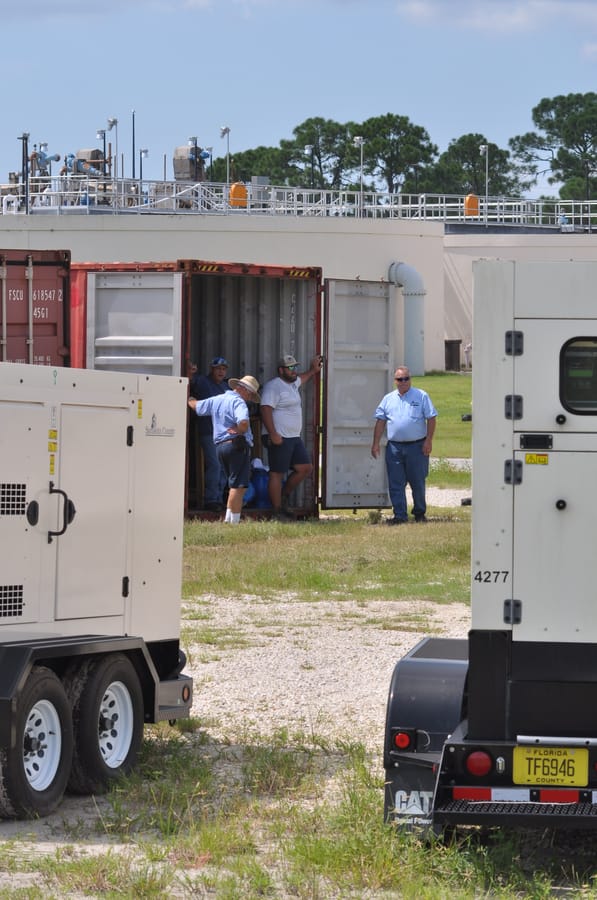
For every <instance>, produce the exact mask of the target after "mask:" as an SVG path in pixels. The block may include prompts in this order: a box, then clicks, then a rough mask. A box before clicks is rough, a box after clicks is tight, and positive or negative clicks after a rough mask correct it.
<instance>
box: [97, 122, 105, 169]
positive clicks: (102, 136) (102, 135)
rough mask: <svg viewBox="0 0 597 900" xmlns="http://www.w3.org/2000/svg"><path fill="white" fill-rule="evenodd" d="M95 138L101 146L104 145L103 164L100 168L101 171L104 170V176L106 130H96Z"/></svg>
mask: <svg viewBox="0 0 597 900" xmlns="http://www.w3.org/2000/svg"><path fill="white" fill-rule="evenodd" d="M95 136H96V138H97V140H98V141H103V145H104V149H103V154H104V162H103V165H102V168H103V170H104V175H105V174H106V129H105V128H98V129H97V134H96V135H95Z"/></svg>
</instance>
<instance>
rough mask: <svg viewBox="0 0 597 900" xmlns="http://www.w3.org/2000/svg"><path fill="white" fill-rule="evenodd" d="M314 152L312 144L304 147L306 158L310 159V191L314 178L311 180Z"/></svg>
mask: <svg viewBox="0 0 597 900" xmlns="http://www.w3.org/2000/svg"><path fill="white" fill-rule="evenodd" d="M314 150H315V147H314V146H313V144H306V145H305V153H306V154H307V156H310V157H311V189H313V181H314V178H313V151H314Z"/></svg>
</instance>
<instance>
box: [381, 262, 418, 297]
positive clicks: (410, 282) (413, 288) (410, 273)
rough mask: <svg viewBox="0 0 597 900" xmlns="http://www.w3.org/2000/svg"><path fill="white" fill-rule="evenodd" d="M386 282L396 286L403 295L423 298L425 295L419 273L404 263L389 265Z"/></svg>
mask: <svg viewBox="0 0 597 900" xmlns="http://www.w3.org/2000/svg"><path fill="white" fill-rule="evenodd" d="M388 280H389V281H390V283H391V284H396V285H398V286H399V287H401V288H402V289H403V291H404V293H405V294H419V295H421V296H424V295H425V294H426V293H427V292H426V290H425V285H424V284H423V278H422V277H421V275H420V273H419V272H417V270H416V269H415V268H413V267H412V266H409V265H407V264H406V263H403V262H393V263H390V268H389V270H388Z"/></svg>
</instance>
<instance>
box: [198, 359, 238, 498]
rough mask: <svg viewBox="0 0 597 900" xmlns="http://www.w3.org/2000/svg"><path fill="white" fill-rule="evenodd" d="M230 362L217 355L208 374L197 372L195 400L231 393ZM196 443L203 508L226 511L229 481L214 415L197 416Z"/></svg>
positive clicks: (210, 365)
mask: <svg viewBox="0 0 597 900" xmlns="http://www.w3.org/2000/svg"><path fill="white" fill-rule="evenodd" d="M227 374H228V361H227V360H226V359H225V358H224V357H223V356H214V358H213V359H212V360H211V362H210V364H209V372H208V374H207V375H199V374H198V373H197V372H196V373H195V374H194V375H193V376H192V378H191V384H190V394H191V397H194V398H195V399H196V400H207V398H208V397H217V396H218V394H223V393H224V392H225V391H228V390H230V388H229V387H228V382H227V381H226V375H227ZM195 427H196V435H197V442H198V444H199V446H200V447H201V450H202V451H203V472H204V489H203V508H204V509H207V510H209V511H210V512H221V510H222V509H223V497H224V486H225V484H226V478H225V476H224V473H223V471H222V466H221V465H220V460H219V459H218V454H217V453H216V446H215V444H214V434H213V426H212V424H211V416H198V417H197V422H196V426H195Z"/></svg>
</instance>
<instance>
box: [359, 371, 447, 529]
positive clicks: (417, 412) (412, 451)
mask: <svg viewBox="0 0 597 900" xmlns="http://www.w3.org/2000/svg"><path fill="white" fill-rule="evenodd" d="M394 382H395V384H396V390H395V391H391V392H390V393H389V394H386V395H385V397H384V398H383V399H382V401H381V403H380V404H379V406H378V407H377V409H376V410H375V418H376V420H377V421H376V422H375V428H374V431H373V443H372V444H371V456H373V457H374V459H377V458H378V457H379V453H380V449H379V442H380V440H381V436H382V434H383V433H384V429H385V428H386V425H387V429H388V443H387V446H386V468H387V472H388V489H389V493H390V500H391V502H392V507H393V510H394V516H393V518H391V519H388V520H387V521H388V525H401V524H402V523H403V522H408V510H407V507H406V485H407V484H409V485H410V487H411V490H412V495H413V516H414V517H415V522H426V521H427V519H426V518H425V513H426V512H427V504H426V502H425V480H426V478H427V475H428V473H429V456H430V454H431V448H432V441H433V435H434V433H435V419H436V417H437V410H436V408H435V407H434V405H433V403H432V402H431V398H430V397H429V394H427V393H426V392H425V391H422V390H420V389H419V388H415V387H412V385H411V380H410V372H409V371H408V368H407V367H406V366H398V368H397V369H396V372H395V373H394Z"/></svg>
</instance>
